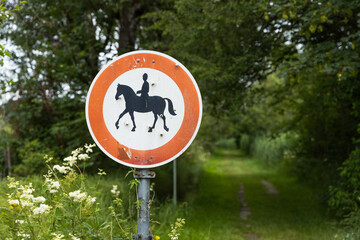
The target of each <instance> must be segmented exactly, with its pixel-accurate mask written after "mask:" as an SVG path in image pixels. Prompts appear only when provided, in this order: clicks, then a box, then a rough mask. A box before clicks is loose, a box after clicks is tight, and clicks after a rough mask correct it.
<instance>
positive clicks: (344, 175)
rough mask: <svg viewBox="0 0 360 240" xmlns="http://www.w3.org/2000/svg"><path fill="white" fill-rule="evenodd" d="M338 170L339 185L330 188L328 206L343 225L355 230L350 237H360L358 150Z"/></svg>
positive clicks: (359, 160)
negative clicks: (341, 220)
mask: <svg viewBox="0 0 360 240" xmlns="http://www.w3.org/2000/svg"><path fill="white" fill-rule="evenodd" d="M339 170H340V183H339V185H338V186H331V187H330V194H331V198H330V200H329V205H330V207H331V208H332V209H333V210H334V211H335V212H336V214H337V216H339V217H341V218H343V223H344V224H345V225H347V226H350V227H355V229H357V231H356V232H355V231H352V235H353V234H357V235H356V236H357V237H360V232H359V229H358V226H359V225H360V149H356V150H354V151H353V152H352V153H351V154H350V157H349V158H348V159H347V160H346V161H345V162H344V163H343V164H342V166H341V167H340V168H339ZM357 239H359V238H357Z"/></svg>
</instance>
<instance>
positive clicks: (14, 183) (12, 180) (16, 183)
mask: <svg viewBox="0 0 360 240" xmlns="http://www.w3.org/2000/svg"><path fill="white" fill-rule="evenodd" d="M7 179H8V181H9V184H8V188H17V186H19V184H20V183H19V181H15V178H12V177H9V176H8V177H7Z"/></svg>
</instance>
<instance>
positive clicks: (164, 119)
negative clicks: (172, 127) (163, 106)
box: [160, 114, 169, 132]
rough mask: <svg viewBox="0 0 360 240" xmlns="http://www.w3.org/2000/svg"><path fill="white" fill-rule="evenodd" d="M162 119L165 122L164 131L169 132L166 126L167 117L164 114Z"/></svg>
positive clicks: (161, 115)
mask: <svg viewBox="0 0 360 240" xmlns="http://www.w3.org/2000/svg"><path fill="white" fill-rule="evenodd" d="M160 117H161V118H162V120H163V121H164V129H165V131H167V132H168V131H169V128H168V127H167V126H166V117H165V115H164V114H160Z"/></svg>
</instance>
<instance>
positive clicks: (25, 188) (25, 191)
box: [19, 183, 35, 194]
mask: <svg viewBox="0 0 360 240" xmlns="http://www.w3.org/2000/svg"><path fill="white" fill-rule="evenodd" d="M19 189H20V190H22V192H23V194H31V193H33V192H34V191H35V189H34V188H33V187H32V183H29V185H26V186H23V185H21V186H20V187H19Z"/></svg>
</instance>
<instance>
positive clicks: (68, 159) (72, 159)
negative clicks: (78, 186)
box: [64, 156, 77, 167]
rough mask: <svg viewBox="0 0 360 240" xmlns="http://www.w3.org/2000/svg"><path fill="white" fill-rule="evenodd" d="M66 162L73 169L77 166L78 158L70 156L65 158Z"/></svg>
mask: <svg viewBox="0 0 360 240" xmlns="http://www.w3.org/2000/svg"><path fill="white" fill-rule="evenodd" d="M64 161H65V162H67V164H68V165H70V167H72V166H73V165H74V164H76V161H77V157H76V156H68V157H66V158H64Z"/></svg>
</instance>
